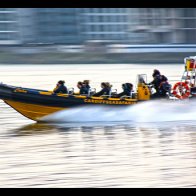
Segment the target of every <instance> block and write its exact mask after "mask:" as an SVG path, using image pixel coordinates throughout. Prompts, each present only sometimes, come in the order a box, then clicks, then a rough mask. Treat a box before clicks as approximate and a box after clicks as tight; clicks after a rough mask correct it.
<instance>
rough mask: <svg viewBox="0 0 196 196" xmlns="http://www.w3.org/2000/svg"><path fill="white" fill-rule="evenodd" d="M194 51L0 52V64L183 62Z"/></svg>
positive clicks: (193, 54) (192, 54)
mask: <svg viewBox="0 0 196 196" xmlns="http://www.w3.org/2000/svg"><path fill="white" fill-rule="evenodd" d="M195 55H196V53H194V52H186V53H184V52H181V53H177V52H176V53H174V52H172V53H167V52H164V53H163V52H157V53H154V52H153V53H56V52H55V53H52V52H49V53H40V54H16V53H13V52H0V64H127V63H128V64H132V63H134V64H137V63H138V64H139V63H140V64H151V63H153V64H154V63H159V64H165V63H171V64H174V63H180V64H182V63H184V58H185V57H188V56H195Z"/></svg>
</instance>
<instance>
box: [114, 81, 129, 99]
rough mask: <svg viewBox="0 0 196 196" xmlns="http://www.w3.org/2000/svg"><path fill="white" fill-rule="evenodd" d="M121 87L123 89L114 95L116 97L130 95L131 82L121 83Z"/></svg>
mask: <svg viewBox="0 0 196 196" xmlns="http://www.w3.org/2000/svg"><path fill="white" fill-rule="evenodd" d="M122 89H123V92H122V93H119V94H117V95H116V97H117V98H120V97H122V96H130V95H131V91H132V90H133V84H131V83H125V84H122Z"/></svg>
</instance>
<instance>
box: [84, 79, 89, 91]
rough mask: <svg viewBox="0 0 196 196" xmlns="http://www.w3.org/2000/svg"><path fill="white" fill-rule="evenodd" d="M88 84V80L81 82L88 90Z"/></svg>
mask: <svg viewBox="0 0 196 196" xmlns="http://www.w3.org/2000/svg"><path fill="white" fill-rule="evenodd" d="M89 83H90V80H84V81H83V84H84V85H85V86H86V88H87V89H88V90H89V89H90V88H91V87H90V85H89Z"/></svg>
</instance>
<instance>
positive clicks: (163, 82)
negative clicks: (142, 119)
mask: <svg viewBox="0 0 196 196" xmlns="http://www.w3.org/2000/svg"><path fill="white" fill-rule="evenodd" d="M152 77H153V78H154V79H153V81H152V82H150V83H149V85H153V86H154V88H155V90H156V93H154V94H152V95H151V98H160V97H166V95H167V94H166V93H167V92H169V91H170V88H171V85H170V84H169V83H168V79H167V77H166V76H164V75H161V73H160V71H159V70H157V69H154V72H153V74H152Z"/></svg>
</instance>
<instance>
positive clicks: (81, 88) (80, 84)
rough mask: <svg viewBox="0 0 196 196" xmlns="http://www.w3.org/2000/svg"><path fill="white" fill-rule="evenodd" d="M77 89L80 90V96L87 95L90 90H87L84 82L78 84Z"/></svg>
mask: <svg viewBox="0 0 196 196" xmlns="http://www.w3.org/2000/svg"><path fill="white" fill-rule="evenodd" d="M77 87H78V88H79V89H80V92H79V93H80V95H84V94H85V95H87V94H88V89H87V88H86V84H85V83H83V82H78V84H77Z"/></svg>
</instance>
